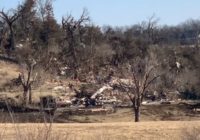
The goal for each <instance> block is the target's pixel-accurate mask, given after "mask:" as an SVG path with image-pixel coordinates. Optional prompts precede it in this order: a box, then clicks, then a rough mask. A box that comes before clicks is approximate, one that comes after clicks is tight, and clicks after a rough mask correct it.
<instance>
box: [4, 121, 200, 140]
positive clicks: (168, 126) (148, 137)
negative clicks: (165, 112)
mask: <svg viewBox="0 0 200 140" xmlns="http://www.w3.org/2000/svg"><path fill="white" fill-rule="evenodd" d="M194 127H200V122H199V121H159V122H139V123H134V122H121V123H83V124H80V123H74V124H71V123H69V124H46V125H45V124H30V123H27V124H26V123H25V124H0V132H1V133H0V134H1V135H0V136H1V140H15V139H16V140H43V139H46V140H115V139H116V140H132V139H137V140H154V139H155V140H182V139H188V137H190V138H192V137H191V136H192V135H194V134H195V132H194V131H193V130H194ZM198 132H200V131H198ZM191 134H192V135H191ZM198 135H199V133H197V134H195V138H197V137H198Z"/></svg>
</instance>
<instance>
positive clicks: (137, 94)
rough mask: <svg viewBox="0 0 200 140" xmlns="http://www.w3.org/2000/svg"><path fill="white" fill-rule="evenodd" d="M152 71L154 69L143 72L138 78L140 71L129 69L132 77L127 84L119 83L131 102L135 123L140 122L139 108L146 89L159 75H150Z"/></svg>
mask: <svg viewBox="0 0 200 140" xmlns="http://www.w3.org/2000/svg"><path fill="white" fill-rule="evenodd" d="M153 70H154V67H150V68H148V70H147V71H145V72H144V76H141V77H140V76H139V75H140V70H139V72H138V71H136V70H134V69H133V68H131V74H132V76H131V80H130V82H129V84H127V83H123V82H121V81H119V84H120V87H121V88H122V89H123V90H124V91H125V92H126V93H127V95H128V97H129V99H130V101H131V102H132V107H133V110H134V113H135V122H139V121H140V107H141V104H142V101H143V98H144V96H145V94H146V92H147V89H148V88H149V86H150V85H151V84H152V83H153V82H154V81H155V80H156V79H157V78H158V77H159V75H157V76H154V75H152V73H153Z"/></svg>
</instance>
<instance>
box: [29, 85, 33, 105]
mask: <svg viewBox="0 0 200 140" xmlns="http://www.w3.org/2000/svg"><path fill="white" fill-rule="evenodd" d="M31 90H32V89H31V86H30V87H29V104H31V103H32V92H31Z"/></svg>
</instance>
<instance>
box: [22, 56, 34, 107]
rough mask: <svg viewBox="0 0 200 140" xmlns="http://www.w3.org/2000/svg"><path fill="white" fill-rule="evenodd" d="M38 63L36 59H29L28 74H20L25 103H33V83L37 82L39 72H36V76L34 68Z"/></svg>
mask: <svg viewBox="0 0 200 140" xmlns="http://www.w3.org/2000/svg"><path fill="white" fill-rule="evenodd" d="M35 65H36V61H35V60H34V59H30V60H28V61H27V63H26V66H27V74H25V72H21V73H20V74H19V79H20V82H21V85H22V86H23V90H24V93H23V102H24V105H27V104H28V101H29V104H31V103H32V92H31V90H32V84H33V82H35V80H36V77H37V74H35V76H33V70H34V67H35Z"/></svg>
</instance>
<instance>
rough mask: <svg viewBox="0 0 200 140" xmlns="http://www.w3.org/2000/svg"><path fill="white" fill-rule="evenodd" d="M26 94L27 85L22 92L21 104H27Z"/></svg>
mask: <svg viewBox="0 0 200 140" xmlns="http://www.w3.org/2000/svg"><path fill="white" fill-rule="evenodd" d="M27 95H28V87H24V94H23V104H24V105H25V106H26V105H27Z"/></svg>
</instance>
